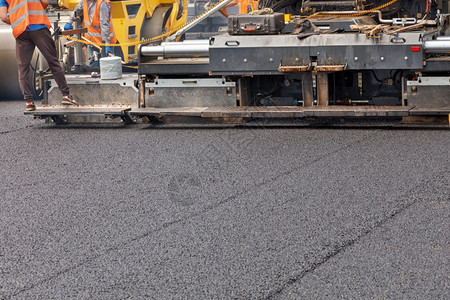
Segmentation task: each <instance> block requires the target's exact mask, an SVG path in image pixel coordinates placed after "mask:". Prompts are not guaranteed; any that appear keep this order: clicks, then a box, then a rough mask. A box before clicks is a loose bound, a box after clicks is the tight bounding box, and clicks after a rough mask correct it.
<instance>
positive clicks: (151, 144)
mask: <svg viewBox="0 0 450 300" xmlns="http://www.w3.org/2000/svg"><path fill="white" fill-rule="evenodd" d="M0 107H1V109H0V147H1V151H0V163H1V168H0V178H1V183H0V199H1V200H0V299H10V298H11V299H30V298H33V299H35V298H39V299H61V298H80V299H111V298H112V299H122V298H133V299H136V298H137V299H142V298H149V299H230V298H237V299H311V298H313V299H317V298H328V299H329V298H358V299H360V298H377V299H384V298H407V299H411V298H412V299H448V298H449V297H450V277H449V274H450V264H449V253H450V227H449V219H450V218H449V217H450V209H449V208H450V205H449V198H450V196H449V194H450V191H449V186H450V185H449V184H450V175H449V174H450V172H449V171H450V155H449V147H450V131H449V130H426V129H414V130H411V129H395V130H394V129H376V128H368V129H357V128H354V129H331V128H324V129H314V128H262V127H256V128H255V127H252V128H246V127H244V128H239V129H236V128H222V129H176V128H175V129H152V128H150V127H149V126H148V125H133V126H128V127H126V128H93V127H91V128H61V127H57V126H52V125H46V124H43V121H41V120H33V119H32V118H31V117H28V116H23V108H24V103H22V102H0Z"/></svg>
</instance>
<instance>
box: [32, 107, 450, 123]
mask: <svg viewBox="0 0 450 300" xmlns="http://www.w3.org/2000/svg"><path fill="white" fill-rule="evenodd" d="M25 114H26V115H33V116H34V117H35V118H41V119H43V118H50V119H52V120H53V121H54V122H57V123H64V118H65V117H67V116H70V115H104V116H105V118H121V119H122V120H123V122H124V123H126V124H132V123H134V120H136V119H137V118H143V117H150V118H161V119H162V118H165V117H184V118H186V117H187V118H189V117H196V118H204V119H210V120H220V119H222V120H228V119H303V118H318V119H319V118H344V119H345V118H402V117H438V118H441V119H446V118H447V116H449V115H450V106H449V107H444V108H423V107H420V108H418V107H414V106H326V107H319V106H314V107H302V106H239V107H220V106H217V107H166V108H135V109H132V108H130V107H129V106H118V107H112V106H79V107H64V106H41V107H39V106H38V107H37V109H36V110H35V111H29V112H28V111H27V112H25ZM171 121H172V120H171Z"/></svg>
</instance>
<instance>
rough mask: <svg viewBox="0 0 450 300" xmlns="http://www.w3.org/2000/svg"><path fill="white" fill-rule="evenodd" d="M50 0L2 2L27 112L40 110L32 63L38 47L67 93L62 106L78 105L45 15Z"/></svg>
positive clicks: (0, 14) (0, 11) (0, 15)
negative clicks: (14, 49) (31, 79)
mask: <svg viewBox="0 0 450 300" xmlns="http://www.w3.org/2000/svg"><path fill="white" fill-rule="evenodd" d="M47 6H48V0H0V18H1V19H2V21H3V22H5V23H6V24H10V25H11V27H12V33H13V36H14V38H15V39H16V59H17V69H18V72H19V86H20V90H21V91H22V94H23V97H24V99H25V101H26V107H25V109H26V110H27V111H32V110H35V109H36V106H35V105H34V102H33V93H32V90H31V84H30V77H29V72H30V62H31V59H32V57H33V53H34V49H35V47H36V46H37V47H38V49H39V50H40V51H41V53H42V55H43V56H44V57H45V59H46V60H47V63H48V66H49V67H50V70H51V71H52V74H53V77H54V79H55V81H56V83H57V84H58V87H59V90H60V91H61V93H62V94H63V99H62V104H76V102H75V100H74V99H73V97H72V95H70V93H69V87H68V86H67V82H66V77H65V75H64V70H63V68H62V66H61V64H60V63H59V61H58V57H57V54H56V46H55V41H54V40H53V38H52V35H51V34H50V30H49V29H50V28H51V25H50V21H49V19H48V17H47V16H46V15H45V8H47Z"/></svg>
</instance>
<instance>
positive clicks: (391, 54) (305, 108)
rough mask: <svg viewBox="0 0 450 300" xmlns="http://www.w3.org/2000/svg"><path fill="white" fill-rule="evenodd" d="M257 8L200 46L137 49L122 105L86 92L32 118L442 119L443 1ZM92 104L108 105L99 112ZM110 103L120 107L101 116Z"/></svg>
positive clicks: (448, 91) (448, 72)
mask: <svg viewBox="0 0 450 300" xmlns="http://www.w3.org/2000/svg"><path fill="white" fill-rule="evenodd" d="M125 2H126V1H125ZM220 5H222V6H223V5H224V4H223V3H222V2H219V3H218V4H216V5H215V6H213V7H216V8H217V7H218V6H220ZM258 8H259V9H258V10H257V11H252V12H249V13H248V14H241V15H233V16H230V17H229V19H228V27H227V28H226V29H225V30H226V32H225V33H221V34H217V35H212V36H211V37H210V38H209V39H205V40H180V37H181V36H182V35H183V34H184V33H185V32H187V31H188V30H189V28H190V27H189V24H188V25H187V26H185V28H182V29H180V30H177V31H176V32H173V33H171V35H168V38H167V39H160V40H154V41H150V42H148V43H141V44H140V45H139V47H138V53H137V61H138V68H137V73H138V74H137V76H138V77H137V78H136V77H135V78H134V79H133V80H132V81H130V82H124V81H123V80H122V81H120V80H119V81H118V82H116V84H118V85H119V86H125V87H129V89H130V91H129V92H127V93H126V94H127V95H126V96H124V97H123V98H127V99H128V98H129V99H128V102H129V103H131V104H129V103H123V101H122V100H121V101H122V102H121V101H114V97H112V98H111V97H106V96H105V93H106V92H105V91H104V90H105V89H103V88H102V85H101V84H97V85H96V84H93V85H92V86H95V89H96V91H94V90H92V91H90V92H89V95H91V96H90V97H89V96H88V95H86V94H80V95H78V97H77V95H76V94H75V96H76V97H77V98H78V99H81V103H82V106H80V107H78V108H72V107H69V108H59V107H57V106H56V105H53V106H52V105H51V104H54V103H51V101H50V102H47V104H48V105H47V106H44V107H39V108H38V109H37V110H36V111H35V112H31V113H30V114H33V115H35V116H37V117H52V118H53V119H54V120H58V121H64V120H62V119H61V118H59V119H58V118H55V116H56V115H57V114H59V115H60V116H61V115H64V116H65V117H67V116H70V115H71V114H79V115H82V114H83V113H86V114H87V113H97V114H103V117H104V116H107V117H115V116H121V118H122V119H123V120H126V121H127V122H134V121H136V120H145V121H148V120H150V121H154V122H165V121H173V120H175V119H177V118H192V119H197V120H200V119H201V120H208V121H218V120H221V121H231V122H245V121H246V120H255V119H296V120H297V119H298V120H305V119H308V120H310V119H321V118H328V119H335V120H341V119H342V118H401V119H402V120H403V121H408V120H410V121H411V120H419V119H427V120H430V118H433V119H435V120H441V121H446V122H447V123H448V121H449V113H450V27H449V26H450V15H449V10H450V2H449V1H445V0H436V1H435V0H412V1H405V0H393V1H387V0H374V1H364V0H356V1H300V0H261V1H259V7H258ZM191 27H192V26H191ZM86 82H87V81H86ZM87 85H89V84H87ZM102 90H103V91H102ZM48 95H49V96H48V97H50V98H51V92H50V93H48ZM102 97H103V98H102ZM88 98H89V99H88ZM105 98H108V100H107V101H106V102H105V101H104V100H105ZM99 99H102V100H99ZM99 101H100V102H101V103H98V102H99ZM98 104H102V105H106V107H105V108H104V109H103V110H98V109H97V108H96V105H98ZM114 105H115V106H114ZM117 105H127V109H126V110H124V109H120V108H119V109H118V110H117V113H115V112H114V114H113V113H112V112H113V110H111V111H109V112H108V111H106V110H107V107H110V108H112V107H117ZM96 109H97V110H96ZM52 114H53V115H52ZM123 116H124V117H123Z"/></svg>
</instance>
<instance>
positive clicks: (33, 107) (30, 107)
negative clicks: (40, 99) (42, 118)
mask: <svg viewBox="0 0 450 300" xmlns="http://www.w3.org/2000/svg"><path fill="white" fill-rule="evenodd" d="M25 110H26V111H33V110H36V105H34V102H33V101H27V105H26V106H25Z"/></svg>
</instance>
